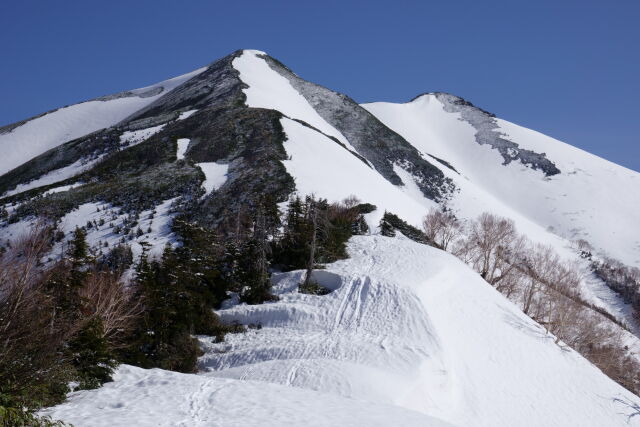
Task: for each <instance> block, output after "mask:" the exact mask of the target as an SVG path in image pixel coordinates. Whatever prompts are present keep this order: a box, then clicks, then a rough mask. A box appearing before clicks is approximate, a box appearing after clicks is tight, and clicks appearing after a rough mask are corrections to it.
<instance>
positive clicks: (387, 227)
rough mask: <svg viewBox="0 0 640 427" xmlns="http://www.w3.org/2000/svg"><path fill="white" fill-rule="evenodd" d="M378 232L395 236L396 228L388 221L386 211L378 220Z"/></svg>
mask: <svg viewBox="0 0 640 427" xmlns="http://www.w3.org/2000/svg"><path fill="white" fill-rule="evenodd" d="M380 234H382V235H383V236H386V237H395V235H396V230H395V229H394V228H393V225H391V223H390V222H389V220H388V217H387V212H386V211H385V213H384V215H383V216H382V219H381V220H380Z"/></svg>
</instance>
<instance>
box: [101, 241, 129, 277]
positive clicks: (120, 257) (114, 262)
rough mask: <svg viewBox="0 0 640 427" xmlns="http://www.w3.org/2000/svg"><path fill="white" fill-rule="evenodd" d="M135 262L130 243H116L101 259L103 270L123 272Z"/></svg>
mask: <svg viewBox="0 0 640 427" xmlns="http://www.w3.org/2000/svg"><path fill="white" fill-rule="evenodd" d="M131 264H133V252H131V247H130V246H129V245H122V244H119V245H116V246H114V247H113V249H111V250H110V251H109V252H108V253H107V254H106V255H105V256H104V257H102V258H101V259H100V261H99V267H100V268H101V269H102V270H110V271H114V272H123V271H125V270H126V269H128V268H129V267H131Z"/></svg>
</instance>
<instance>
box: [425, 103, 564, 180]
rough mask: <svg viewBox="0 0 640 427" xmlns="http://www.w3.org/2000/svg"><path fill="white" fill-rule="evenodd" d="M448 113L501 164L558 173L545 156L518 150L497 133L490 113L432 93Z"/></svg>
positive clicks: (495, 122) (551, 173)
mask: <svg viewBox="0 0 640 427" xmlns="http://www.w3.org/2000/svg"><path fill="white" fill-rule="evenodd" d="M434 96H435V97H436V98H438V100H440V102H442V105H443V107H444V110H445V111H447V112H449V113H460V120H464V121H466V122H468V123H469V124H470V125H471V126H473V127H474V128H475V130H476V142H477V143H478V144H480V145H484V144H487V145H489V146H491V148H493V149H495V150H498V152H500V155H502V158H503V159H504V162H503V163H502V164H504V165H508V164H509V163H511V162H512V161H516V160H519V161H520V162H522V163H523V164H525V165H528V166H529V167H531V168H532V169H534V170H538V169H540V170H542V171H543V172H544V174H545V175H546V176H551V175H556V174H559V173H560V169H558V168H557V167H556V165H554V164H553V162H551V161H550V160H549V159H547V157H546V155H545V153H536V152H534V151H531V150H527V149H524V148H521V147H520V146H518V144H516V143H515V142H513V141H511V140H509V139H506V138H504V136H505V135H504V134H503V133H501V132H500V127H499V126H498V123H497V121H496V118H495V116H494V115H493V114H489V113H487V112H486V111H484V110H481V109H479V108H477V107H475V106H474V105H473V104H471V103H469V102H467V101H465V100H464V99H462V98H460V97H458V96H455V95H451V94H448V93H442V92H437V93H435V94H434Z"/></svg>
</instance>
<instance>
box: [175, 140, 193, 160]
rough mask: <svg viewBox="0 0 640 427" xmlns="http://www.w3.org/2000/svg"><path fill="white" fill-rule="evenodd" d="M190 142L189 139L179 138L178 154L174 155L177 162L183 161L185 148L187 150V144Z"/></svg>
mask: <svg viewBox="0 0 640 427" xmlns="http://www.w3.org/2000/svg"><path fill="white" fill-rule="evenodd" d="M190 141H191V140H190V139H189V138H180V139H179V140H178V152H177V153H176V157H178V160H182V159H184V155H185V154H186V153H187V148H189V142H190Z"/></svg>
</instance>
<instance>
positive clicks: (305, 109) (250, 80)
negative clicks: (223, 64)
mask: <svg viewBox="0 0 640 427" xmlns="http://www.w3.org/2000/svg"><path fill="white" fill-rule="evenodd" d="M259 55H264V52H260V51H257V50H245V51H243V53H242V55H240V56H239V57H238V58H236V59H234V60H233V67H234V68H235V69H236V70H238V72H239V73H240V80H242V81H243V82H244V83H246V84H247V85H248V86H249V87H248V88H246V89H243V92H244V94H245V95H246V97H247V101H246V103H247V105H248V106H249V107H254V108H269V109H273V110H278V111H280V112H281V113H282V114H284V115H285V116H288V117H290V118H292V119H298V120H302V121H304V122H306V123H308V124H309V125H311V126H313V127H315V128H316V129H318V130H320V132H323V133H325V134H327V135H330V136H333V137H335V138H337V139H338V140H339V141H340V142H342V143H343V144H345V145H346V146H347V147H349V149H350V150H352V151H354V152H355V151H356V150H355V149H354V148H353V146H352V145H351V143H350V142H349V141H348V140H347V138H345V137H344V135H342V133H340V131H338V130H337V129H336V128H334V127H333V126H331V125H330V124H329V123H327V122H326V121H325V120H324V119H323V118H322V117H321V116H320V114H318V112H317V111H316V110H315V109H314V108H313V107H312V106H311V105H310V104H309V102H308V101H307V100H306V99H305V97H304V96H302V95H301V94H300V93H299V92H298V91H297V90H296V89H295V88H294V87H293V86H291V83H289V80H287V79H286V78H285V77H283V76H281V75H280V74H279V73H278V72H277V71H275V70H273V69H271V67H269V64H267V62H266V61H265V60H264V59H263V58H260V57H259Z"/></svg>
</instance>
